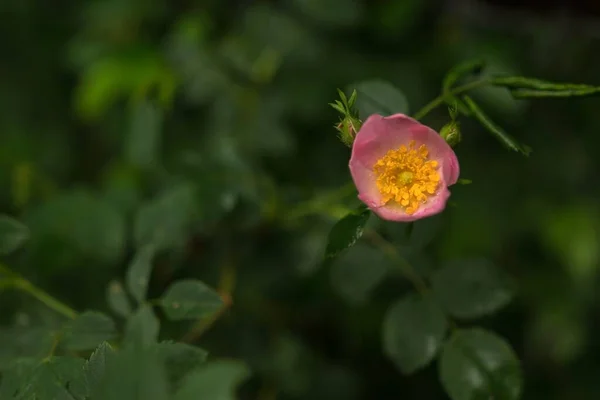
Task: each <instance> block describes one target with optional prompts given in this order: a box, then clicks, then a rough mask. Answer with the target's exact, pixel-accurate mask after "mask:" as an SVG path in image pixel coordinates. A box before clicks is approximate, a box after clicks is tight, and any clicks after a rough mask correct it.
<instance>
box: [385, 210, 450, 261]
mask: <svg viewBox="0 0 600 400" xmlns="http://www.w3.org/2000/svg"><path fill="white" fill-rule="evenodd" d="M444 218H445V216H444V215H443V214H440V215H434V216H433V217H429V218H424V219H421V220H418V221H414V222H410V223H401V222H398V223H394V224H385V225H384V226H383V227H382V229H383V231H384V232H386V233H387V234H388V235H389V237H390V240H391V241H392V242H394V243H395V244H397V246H398V248H399V250H400V251H401V252H402V253H403V254H418V253H420V252H422V251H423V250H424V249H425V248H426V247H427V246H429V245H430V244H432V243H433V242H434V241H435V240H436V238H437V237H438V235H439V234H440V231H441V229H442V226H443V221H444Z"/></svg>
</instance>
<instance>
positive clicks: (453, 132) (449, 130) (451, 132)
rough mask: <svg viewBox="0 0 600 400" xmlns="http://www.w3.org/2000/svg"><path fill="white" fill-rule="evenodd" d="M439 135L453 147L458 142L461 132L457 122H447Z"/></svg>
mask: <svg viewBox="0 0 600 400" xmlns="http://www.w3.org/2000/svg"><path fill="white" fill-rule="evenodd" d="M440 136H441V137H442V138H444V140H445V141H446V142H447V143H448V144H449V145H450V146H451V147H455V146H456V145H457V144H459V143H460V140H461V134H460V128H459V126H458V122H456V121H451V122H448V123H447V124H446V125H445V126H444V127H443V128H442V130H441V131H440Z"/></svg>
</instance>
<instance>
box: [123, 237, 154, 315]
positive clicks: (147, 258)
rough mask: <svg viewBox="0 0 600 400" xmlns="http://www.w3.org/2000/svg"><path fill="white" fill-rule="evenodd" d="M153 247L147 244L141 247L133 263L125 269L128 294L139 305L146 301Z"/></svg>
mask: <svg viewBox="0 0 600 400" xmlns="http://www.w3.org/2000/svg"><path fill="white" fill-rule="evenodd" d="M154 253H155V250H154V246H153V245H152V244H148V245H145V246H142V247H141V248H140V249H139V250H138V251H137V253H136V254H135V256H134V258H133V261H131V264H130V265H129V268H128V269H127V275H126V276H125V283H126V285H127V289H128V290H129V293H131V295H132V296H133V298H134V299H135V300H136V301H137V302H138V304H141V303H142V302H144V301H145V300H146V293H147V291H148V283H149V282H150V275H151V274H152V259H153V258H154Z"/></svg>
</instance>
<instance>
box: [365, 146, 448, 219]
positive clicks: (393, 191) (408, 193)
mask: <svg viewBox="0 0 600 400" xmlns="http://www.w3.org/2000/svg"><path fill="white" fill-rule="evenodd" d="M428 156H429V150H428V149H427V146H425V145H424V144H422V145H421V146H419V148H418V149H415V141H414V140H411V141H410V143H409V145H408V148H407V147H406V146H404V145H402V146H400V148H399V149H397V150H390V151H388V152H387V153H386V154H385V155H384V156H383V157H382V158H380V159H379V160H378V161H377V162H376V163H375V167H374V171H375V174H376V175H377V188H378V189H379V191H380V192H381V194H382V196H383V201H384V203H385V204H387V203H389V202H391V201H392V202H395V203H397V204H398V205H400V206H401V207H402V208H403V209H404V211H405V212H406V213H407V214H414V213H415V212H416V211H417V210H418V209H419V207H420V206H421V204H423V203H425V202H426V201H427V199H428V198H429V197H431V196H432V195H433V194H435V192H436V191H437V188H438V186H439V184H440V175H439V173H438V171H437V167H438V162H437V161H434V160H428Z"/></svg>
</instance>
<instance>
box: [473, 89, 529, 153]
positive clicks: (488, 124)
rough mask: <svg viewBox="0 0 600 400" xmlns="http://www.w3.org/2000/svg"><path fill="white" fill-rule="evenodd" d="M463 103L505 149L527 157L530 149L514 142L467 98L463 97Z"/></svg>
mask: <svg viewBox="0 0 600 400" xmlns="http://www.w3.org/2000/svg"><path fill="white" fill-rule="evenodd" d="M464 101H465V103H466V104H467V106H468V107H469V109H470V110H471V112H472V113H473V116H474V117H475V119H477V120H478V121H479V122H480V123H481V125H483V127H484V128H486V129H487V130H488V131H489V132H490V133H491V134H492V135H494V136H495V137H496V139H498V140H499V141H500V143H502V144H503V145H504V146H506V148H508V149H510V150H512V151H516V152H518V153H521V154H523V155H525V156H528V155H529V154H530V153H531V148H530V147H529V146H527V145H523V144H521V143H519V142H517V141H516V139H514V138H513V137H512V136H510V135H509V134H508V133H506V132H505V131H504V130H503V129H502V128H500V127H499V126H498V125H496V124H495V123H494V121H492V120H491V119H490V118H489V117H488V116H487V115H486V114H484V112H483V111H482V110H481V108H479V106H478V105H477V104H476V103H475V102H474V101H473V100H472V99H471V98H470V97H469V96H464Z"/></svg>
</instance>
